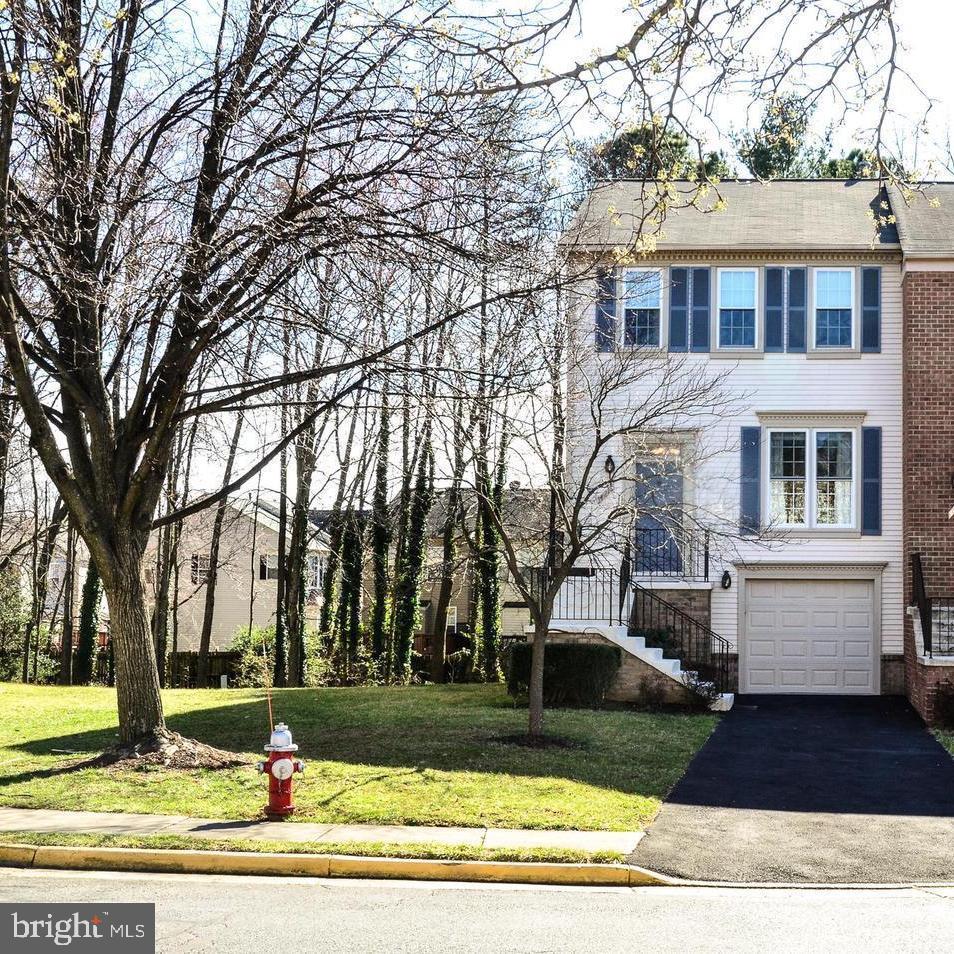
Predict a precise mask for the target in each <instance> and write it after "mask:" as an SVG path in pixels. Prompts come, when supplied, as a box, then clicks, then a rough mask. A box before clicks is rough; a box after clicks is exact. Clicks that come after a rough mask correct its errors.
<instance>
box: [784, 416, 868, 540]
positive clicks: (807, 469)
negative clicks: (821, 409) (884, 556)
mask: <svg viewBox="0 0 954 954" xmlns="http://www.w3.org/2000/svg"><path fill="white" fill-rule="evenodd" d="M768 453H769V461H768V465H769V466H768V479H769V486H768V504H769V507H768V510H769V522H770V523H771V524H773V525H775V526H781V527H805V528H816V529H825V528H832V529H849V528H851V527H853V526H854V525H855V500H856V480H855V432H854V431H845V430H822V429H817V430H815V429H797V430H784V431H783V430H778V431H770V432H769V452H768Z"/></svg>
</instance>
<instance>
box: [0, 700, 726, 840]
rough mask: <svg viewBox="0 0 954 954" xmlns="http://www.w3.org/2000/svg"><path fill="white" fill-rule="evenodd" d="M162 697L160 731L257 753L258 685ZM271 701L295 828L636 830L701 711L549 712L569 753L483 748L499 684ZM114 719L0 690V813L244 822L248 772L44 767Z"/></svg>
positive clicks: (665, 785)
mask: <svg viewBox="0 0 954 954" xmlns="http://www.w3.org/2000/svg"><path fill="white" fill-rule="evenodd" d="M164 700H165V707H166V714H167V719H168V722H169V725H170V727H171V728H173V729H176V730H177V731H179V732H182V733H183V734H185V735H188V736H192V737H194V738H197V739H200V740H202V741H203V742H207V743H209V744H211V745H215V746H219V747H221V748H225V749H232V750H236V751H244V752H250V753H261V747H262V745H263V744H264V742H265V741H266V740H267V736H268V715H267V709H266V705H265V696H264V693H263V692H261V691H260V690H226V691H223V690H205V691H202V690H184V689H178V690H170V691H167V692H165V693H164ZM274 704H275V717H276V719H284V720H285V721H286V722H288V723H289V725H290V726H291V728H292V730H293V732H294V735H295V741H296V742H298V744H299V746H300V753H299V754H300V755H301V757H302V758H304V759H305V760H306V762H307V771H306V774H305V775H304V776H303V777H301V776H300V777H299V780H298V781H297V782H296V803H297V805H298V814H297V815H296V816H295V819H296V820H298V821H316V822H330V823H334V822H337V823H341V822H368V823H377V824H427V825H464V826H496V827H506V828H580V829H590V830H595V829H608V830H615V831H627V830H635V829H639V828H642V827H644V826H645V825H646V824H648V822H650V821H651V820H652V818H653V816H654V815H655V814H656V812H657V811H658V809H659V805H660V802H661V800H662V798H663V797H664V796H665V795H666V793H667V792H668V791H669V790H670V789H671V788H672V786H673V785H674V784H675V783H676V781H677V780H678V779H679V777H680V776H681V775H682V773H683V772H684V771H685V768H686V765H687V764H688V762H689V760H690V759H691V758H692V756H693V754H694V753H695V752H696V751H697V750H698V749H699V747H700V746H701V745H702V744H703V742H705V740H706V738H707V737H708V735H709V733H710V732H711V731H712V729H713V728H714V726H715V723H716V718H717V717H715V716H710V715H683V714H650V713H634V712H625V711H606V712H592V711H587V710H551V711H548V713H547V724H546V727H547V731H548V732H549V733H552V734H558V735H561V736H564V737H566V738H569V739H572V740H573V741H575V742H577V743H578V744H579V748H574V749H545V750H531V749H526V748H524V747H521V746H513V745H505V744H502V743H500V742H498V741H495V736H499V735H504V734H508V733H517V732H520V731H523V730H525V727H526V718H527V713H526V710H525V709H515V708H513V706H512V705H511V703H510V700H509V699H508V698H507V695H506V693H505V691H504V689H503V688H502V687H499V686H477V685H466V686H445V687H438V686H428V687H408V688H401V689H384V688H380V689H378V688H372V689H364V688H360V689H288V690H282V691H279V692H276V693H275V700H274ZM115 726H116V721H115V697H114V694H113V692H112V690H108V689H101V688H70V689H64V688H58V687H42V686H41V687H36V686H20V685H11V684H6V685H0V804H3V805H11V806H19V807H28V808H63V809H85V810H92V811H138V812H155V813H161V814H181V815H195V816H203V817H212V818H248V819H251V818H255V817H258V816H259V815H260V813H261V807H262V803H263V801H264V792H265V781H264V779H263V777H262V776H261V775H258V774H257V773H256V772H255V771H254V770H253V768H252V767H244V766H243V767H240V768H236V769H230V770H227V771H219V772H211V771H193V772H183V771H171V770H167V769H161V768H150V769H148V770H117V769H86V770H82V771H78V772H61V771H55V770H56V769H58V768H62V767H63V766H65V765H68V764H69V763H70V762H71V761H73V760H75V759H76V758H77V757H78V756H80V755H83V754H86V753H95V752H98V751H100V750H102V749H103V748H105V747H107V746H108V745H110V744H111V743H112V742H114V741H115V738H116V735H115V732H116V729H115ZM55 750H66V751H65V752H63V751H60V752H57V751H55ZM71 753H72V754H71ZM51 769H52V770H54V771H53V772H52V773H51V774H47V773H48V771H49V770H51Z"/></svg>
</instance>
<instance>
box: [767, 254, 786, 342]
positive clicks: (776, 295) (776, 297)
mask: <svg viewBox="0 0 954 954" xmlns="http://www.w3.org/2000/svg"><path fill="white" fill-rule="evenodd" d="M784 297H785V269H784V268H767V269H765V350H766V351H784V350H785V315H784V314H783V313H782V308H783V301H784Z"/></svg>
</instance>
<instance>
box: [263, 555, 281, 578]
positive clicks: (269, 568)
mask: <svg viewBox="0 0 954 954" xmlns="http://www.w3.org/2000/svg"><path fill="white" fill-rule="evenodd" d="M258 578H259V579H260V580H277V579H278V554H277V553H263V554H261V556H259V558H258Z"/></svg>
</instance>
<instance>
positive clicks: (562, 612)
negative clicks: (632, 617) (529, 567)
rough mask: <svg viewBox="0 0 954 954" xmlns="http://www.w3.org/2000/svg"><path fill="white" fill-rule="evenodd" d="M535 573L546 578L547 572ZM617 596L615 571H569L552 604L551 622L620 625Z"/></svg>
mask: <svg viewBox="0 0 954 954" xmlns="http://www.w3.org/2000/svg"><path fill="white" fill-rule="evenodd" d="M538 572H539V573H541V574H545V573H546V572H547V571H546V570H542V571H538ZM542 578H543V577H542V576H541V579H542ZM619 592H620V591H619V573H618V571H617V570H615V569H613V568H610V567H576V568H574V569H572V570H570V573H569V575H568V576H567V578H566V579H565V580H564V581H563V585H562V586H561V587H560V589H559V592H558V593H557V595H556V599H555V600H554V601H553V618H554V619H563V620H571V621H578V622H606V623H610V624H613V625H622V624H623V620H624V619H625V617H624V616H623V610H622V607H621V605H620V599H619Z"/></svg>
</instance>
